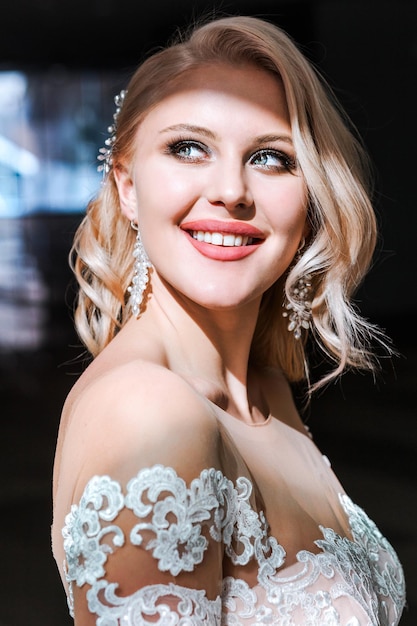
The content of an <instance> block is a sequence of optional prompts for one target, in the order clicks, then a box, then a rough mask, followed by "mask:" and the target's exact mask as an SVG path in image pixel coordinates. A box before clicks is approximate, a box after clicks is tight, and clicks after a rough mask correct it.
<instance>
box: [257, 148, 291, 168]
mask: <svg viewBox="0 0 417 626" xmlns="http://www.w3.org/2000/svg"><path fill="white" fill-rule="evenodd" d="M249 163H250V164H251V165H255V166H256V167H259V168H263V169H266V170H272V171H275V172H280V171H287V172H290V171H292V170H294V169H296V162H295V159H294V158H293V157H291V156H289V155H288V154H285V152H281V151H280V150H275V149H270V148H268V149H266V148H265V149H263V150H259V151H258V152H255V154H253V155H252V156H251V158H250V160H249Z"/></svg>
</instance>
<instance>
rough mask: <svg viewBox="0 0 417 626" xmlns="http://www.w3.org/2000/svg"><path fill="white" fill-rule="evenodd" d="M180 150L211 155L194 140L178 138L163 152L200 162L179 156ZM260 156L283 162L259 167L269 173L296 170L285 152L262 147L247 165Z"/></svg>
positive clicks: (291, 159) (293, 159)
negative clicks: (196, 151)
mask: <svg viewBox="0 0 417 626" xmlns="http://www.w3.org/2000/svg"><path fill="white" fill-rule="evenodd" d="M182 148H197V149H198V150H200V151H201V152H203V153H204V154H205V155H207V156H209V155H210V154H211V150H210V149H209V148H208V147H207V146H206V145H205V144H203V143H201V142H199V141H196V140H195V139H187V138H185V137H184V138H179V139H176V140H175V141H172V142H170V143H168V145H167V146H166V149H165V152H166V154H169V155H172V156H174V157H176V158H177V159H180V160H181V161H186V162H189V163H190V162H191V163H196V162H198V161H200V158H199V157H197V158H196V157H184V156H182V155H181V154H179V151H180V150H181V149H182ZM261 156H273V157H275V158H277V159H281V160H282V161H283V164H282V165H281V166H274V165H263V166H261V167H263V168H265V169H267V170H269V171H275V172H276V171H287V172H292V171H293V170H295V169H296V168H297V162H296V159H295V158H294V157H291V156H290V155H288V154H287V153H285V152H282V150H277V149H276V148H272V147H264V148H262V149H261V150H257V151H256V152H254V153H253V154H251V156H250V158H249V159H248V161H249V163H250V162H251V161H253V160H255V159H256V158H259V157H261Z"/></svg>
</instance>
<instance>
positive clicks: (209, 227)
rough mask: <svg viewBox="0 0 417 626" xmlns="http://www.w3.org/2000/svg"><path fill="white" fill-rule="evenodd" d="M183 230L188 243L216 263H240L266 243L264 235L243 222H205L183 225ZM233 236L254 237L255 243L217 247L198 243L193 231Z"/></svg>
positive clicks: (202, 242)
mask: <svg viewBox="0 0 417 626" xmlns="http://www.w3.org/2000/svg"><path fill="white" fill-rule="evenodd" d="M181 228H182V230H183V231H184V233H185V235H186V236H187V239H188V241H189V242H190V243H191V245H192V246H194V248H195V249H196V250H198V252H200V254H202V255H203V256H205V257H207V258H209V259H214V260H216V261H239V260H240V259H243V258H245V257H247V256H249V255H250V254H252V253H253V252H255V250H256V249H257V248H258V247H259V245H260V244H261V243H262V242H263V241H264V235H263V233H262V232H261V231H260V230H258V229H257V228H255V227H253V226H250V225H248V224H243V223H242V222H219V221H216V220H204V221H198V222H187V223H186V224H181ZM198 230H200V231H203V232H213V233H222V234H226V235H227V234H233V235H242V236H245V235H246V236H248V237H252V239H254V240H255V241H253V242H252V243H251V244H249V245H246V246H216V245H213V244H211V243H205V242H204V241H198V240H197V239H194V237H193V236H192V232H193V231H198Z"/></svg>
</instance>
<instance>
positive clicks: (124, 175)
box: [116, 65, 307, 421]
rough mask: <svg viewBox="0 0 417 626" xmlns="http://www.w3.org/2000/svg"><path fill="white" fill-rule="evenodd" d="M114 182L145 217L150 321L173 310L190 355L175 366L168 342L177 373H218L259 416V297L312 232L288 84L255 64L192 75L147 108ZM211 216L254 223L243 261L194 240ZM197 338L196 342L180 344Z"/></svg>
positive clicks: (231, 394) (238, 403)
mask: <svg viewBox="0 0 417 626" xmlns="http://www.w3.org/2000/svg"><path fill="white" fill-rule="evenodd" d="M184 125H187V126H188V127H190V126H191V127H192V128H191V129H190V128H187V129H184V128H183V126H184ZM116 178H117V184H118V188H119V194H120V199H121V206H122V210H123V212H124V214H125V215H126V217H127V219H129V220H133V221H135V222H137V223H139V227H140V230H141V234H142V240H143V243H144V246H145V249H146V250H147V253H148V255H149V257H150V259H151V261H152V264H153V267H154V272H153V274H152V298H151V301H150V303H149V307H148V310H147V313H146V314H145V315H144V316H143V319H145V318H146V316H148V317H149V316H151V315H152V316H153V315H154V314H156V316H157V317H159V316H161V314H162V318H160V322H158V324H159V323H164V322H162V319H164V321H165V320H166V318H167V317H168V318H170V319H171V324H169V327H170V328H169V332H168V335H169V336H170V337H171V336H172V334H174V335H175V339H176V341H172V337H171V340H170V345H173V346H175V348H174V350H175V353H176V355H177V354H178V353H180V354H181V355H183V356H182V357H181V358H182V360H183V364H180V365H176V364H177V361H178V357H177V356H174V355H172V350H171V349H168V352H169V353H170V355H172V356H171V357H170V358H169V362H170V363H172V364H174V363H175V365H173V369H174V370H175V368H176V367H177V368H178V371H180V372H182V373H183V374H184V372H187V371H188V370H189V369H191V376H193V377H194V378H196V379H203V380H204V379H209V380H210V381H213V380H214V381H216V382H215V385H216V386H217V387H218V388H219V389H221V392H222V394H223V395H225V396H226V398H227V401H226V405H227V410H229V411H231V412H232V413H233V414H235V415H236V416H237V417H239V418H240V419H244V420H247V421H252V420H253V419H259V415H258V414H257V413H256V415H255V416H254V415H253V411H252V406H251V404H252V402H251V400H250V399H249V402H248V392H247V388H246V386H247V380H248V371H247V365H248V355H249V349H250V343H251V339H252V334H253V331H254V328H255V324H256V319H257V315H258V310H259V304H260V301H261V297H262V294H263V293H264V292H265V291H266V289H268V287H270V286H271V285H272V284H273V283H274V282H275V281H276V280H277V279H278V278H279V277H280V276H281V275H282V273H283V272H284V271H285V270H286V268H287V267H288V266H289V265H290V263H291V261H292V259H293V257H294V255H295V253H296V250H297V248H298V246H299V244H300V241H301V239H302V237H303V236H304V235H305V234H306V204H307V203H306V188H305V184H304V181H303V179H302V177H301V175H300V173H299V171H298V170H297V167H296V164H295V153H294V148H293V145H292V142H291V126H290V121H289V115H288V109H287V104H286V100H285V94H284V90H283V87H282V85H281V83H280V82H279V80H277V79H276V78H275V77H273V76H272V75H270V74H268V73H267V72H264V71H260V70H259V69H258V68H256V67H252V66H244V67H241V68H235V67H233V68H231V67H229V66H227V65H211V66H207V67H204V68H200V69H199V70H198V71H194V72H190V73H188V74H187V75H186V76H184V77H183V79H182V81H181V80H180V81H179V82H178V83H177V84H176V88H175V90H174V91H173V93H171V94H170V95H169V96H167V97H166V98H165V99H163V100H162V101H161V102H160V103H159V104H158V105H157V106H156V107H155V108H153V109H152V110H151V111H150V112H149V113H148V114H147V116H146V117H145V119H144V121H143V123H142V124H141V126H140V127H139V129H138V132H137V141H136V152H135V156H134V161H133V163H132V165H131V166H127V167H125V168H124V169H122V170H118V171H117V172H116ZM161 181H163V183H162V184H161ZM207 220H216V224H217V223H218V222H220V223H221V224H224V225H225V228H227V229H228V232H229V230H232V231H233V228H235V229H237V230H239V229H243V230H244V227H245V225H249V226H251V227H254V228H256V229H258V231H259V233H260V243H259V242H258V243H257V245H254V246H252V247H253V248H254V251H253V253H251V254H249V255H248V256H245V257H244V258H241V259H238V260H230V261H227V260H217V259H216V258H212V256H206V254H203V253H201V250H198V249H196V248H195V246H194V245H192V243H190V235H189V230H188V228H189V225H190V224H195V223H196V222H197V223H200V224H201V223H202V224H203V227H204V224H205V223H207ZM215 230H220V227H218V226H216V227H215ZM212 248H213V249H214V252H213V254H214V255H215V254H217V252H218V250H219V248H218V247H216V246H212ZM243 277H244V279H243ZM162 312H163V313H162ZM167 312H168V313H167ZM191 321H192V322H193V323H191V324H190V322H191ZM133 324H135V322H133ZM128 326H129V325H128ZM174 329H177V332H175V330H174ZM165 330H168V329H165ZM165 330H164V332H165ZM158 334H159V333H158ZM194 335H196V336H195V338H194V342H195V346H196V348H197V349H196V350H194V349H193V348H192V346H191V345H190V343H191V342H190V341H187V342H184V341H182V340H181V337H185V336H186V337H194ZM203 355H204V356H203ZM201 370H202V371H201Z"/></svg>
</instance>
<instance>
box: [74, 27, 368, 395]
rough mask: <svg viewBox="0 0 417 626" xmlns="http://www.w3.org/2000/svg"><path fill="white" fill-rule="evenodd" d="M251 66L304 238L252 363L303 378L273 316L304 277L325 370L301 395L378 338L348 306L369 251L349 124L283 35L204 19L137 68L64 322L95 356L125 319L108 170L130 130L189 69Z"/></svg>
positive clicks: (277, 290) (362, 163)
mask: <svg viewBox="0 0 417 626" xmlns="http://www.w3.org/2000/svg"><path fill="white" fill-rule="evenodd" d="M218 62H221V63H227V64H229V65H231V66H238V65H242V64H245V63H250V64H252V65H256V66H257V67H259V68H260V69H261V70H264V71H265V70H266V71H268V72H270V73H272V74H273V75H275V76H276V77H277V79H278V80H281V81H282V83H283V85H284V88H285V93H286V98H287V104H288V109H289V114H290V120H291V126H292V135H293V142H294V147H295V153H296V155H297V160H298V163H299V167H300V170H301V172H302V176H303V177H304V179H305V182H306V186H307V189H308V198H309V205H308V220H309V226H310V234H309V236H308V240H307V242H306V245H305V247H304V248H303V250H302V252H301V254H300V255H299V256H297V258H296V259H295V260H294V263H293V265H292V266H291V267H290V268H289V269H288V270H287V272H286V274H285V275H284V276H282V277H281V278H280V279H279V280H278V281H277V283H275V284H274V285H273V286H272V287H271V288H270V289H269V290H268V291H267V292H266V293H265V294H264V296H263V300H262V304H261V309H260V314H259V318H258V322H257V327H256V331H255V335H254V338H253V342H252V355H251V358H252V359H253V360H254V361H255V362H256V363H257V364H259V365H262V366H263V365H266V366H278V367H280V368H281V369H282V370H283V372H284V373H285V374H286V376H287V378H288V379H289V380H290V381H299V380H303V379H307V380H308V379H309V368H308V361H307V358H306V354H305V353H306V338H305V337H304V338H302V339H300V340H296V339H295V338H294V335H293V333H292V332H288V330H287V328H286V326H287V324H288V321H287V320H285V318H283V316H282V302H283V299H284V295H286V297H287V298H288V300H289V301H290V302H291V301H292V295H291V293H292V290H291V287H292V286H294V285H295V283H296V282H297V281H298V280H299V279H300V277H302V276H305V274H310V275H311V276H312V287H313V298H312V324H311V327H312V332H313V338H314V339H315V340H316V342H317V343H318V344H319V345H320V347H321V348H322V350H324V352H325V353H326V355H327V356H328V357H330V360H331V361H332V362H333V363H334V367H333V369H332V371H330V372H329V373H327V374H326V375H325V376H324V377H323V378H322V379H321V380H320V381H318V382H316V383H315V384H314V385H313V386H312V387H311V388H313V387H314V388H317V387H319V386H320V385H323V384H325V383H326V382H327V381H329V380H330V379H332V378H334V377H336V376H338V375H339V374H340V373H341V372H342V371H343V370H344V369H345V368H346V367H357V368H365V369H372V368H373V367H374V359H373V356H372V351H371V350H370V341H371V339H372V338H373V337H375V336H378V330H377V329H376V328H375V327H374V326H373V325H371V324H369V323H368V322H367V321H366V320H365V319H363V318H362V317H361V316H360V315H359V314H358V312H357V311H356V309H355V307H354V306H353V305H352V303H351V298H352V295H353V293H354V292H355V290H356V289H357V288H358V286H359V284H360V283H361V281H362V278H363V277H364V275H365V273H366V272H367V270H368V268H369V266H370V263H371V260H372V256H373V252H374V248H375V242H376V233H377V229H376V219H375V214H374V211H373V208H372V204H371V200H370V195H371V185H370V176H369V171H370V168H369V163H368V159H367V156H366V153H365V151H364V149H363V147H362V145H361V143H360V140H359V139H358V138H357V137H356V133H355V132H354V130H353V129H352V126H351V124H350V122H349V120H348V119H347V118H346V116H345V115H344V113H343V111H342V110H341V108H340V106H339V104H338V102H337V100H336V98H335V97H334V95H333V93H332V91H331V89H330V88H329V87H328V85H327V84H326V82H325V80H324V79H323V77H322V76H321V75H320V74H319V73H318V71H317V70H316V68H315V67H314V66H313V65H312V64H311V63H310V62H309V61H308V60H307V59H306V57H305V56H304V55H303V54H302V53H301V52H300V50H299V49H298V47H297V45H296V44H295V43H294V42H293V41H292V39H291V38H290V37H289V36H288V34H286V33H285V32H284V31H283V30H281V29H280V28H278V27H277V26H275V25H273V24H272V23H269V22H268V21H265V20H261V19H258V18H254V17H245V16H238V17H222V18H218V19H212V20H210V21H207V22H205V23H202V24H199V25H197V26H195V27H194V28H192V29H191V30H190V32H187V33H185V34H183V35H181V34H180V35H179V36H177V38H176V40H175V41H174V42H172V43H170V44H169V45H168V46H167V47H166V48H164V49H161V50H159V51H158V52H156V53H154V54H153V55H152V56H150V57H149V58H147V59H146V60H145V61H144V62H143V63H142V64H141V65H140V66H139V68H138V69H137V70H136V72H135V74H134V75H133V77H132V78H131V80H130V82H129V84H128V86H127V95H126V97H125V100H124V103H123V106H122V109H121V111H120V114H119V116H118V119H117V137H116V141H115V143H114V145H113V149H112V167H111V168H110V171H109V173H108V175H107V177H106V180H105V182H104V184H103V186H102V188H101V190H100V191H99V193H98V195H97V197H96V198H95V199H94V200H92V201H91V202H90V203H89V205H88V207H87V213H86V216H85V218H84V219H83V221H82V223H81V225H80V226H79V228H78V230H77V233H76V235H75V239H74V244H73V247H72V249H71V253H70V263H71V267H72V269H73V271H74V273H75V276H76V278H77V280H78V282H79V287H80V289H79V293H78V296H77V299H76V309H75V324H76V328H77V331H78V333H79V336H80V338H81V340H82V341H83V343H84V344H85V345H86V347H87V349H88V350H89V352H90V353H91V354H92V355H93V356H96V355H97V354H98V353H99V352H100V351H101V350H102V349H103V348H104V347H105V346H106V345H107V344H108V343H109V342H110V341H111V340H112V338H113V337H114V336H115V334H116V333H117V332H118V331H119V330H120V328H122V327H123V325H124V324H125V322H126V321H127V319H128V318H129V317H130V315H131V311H130V308H129V306H128V299H127V293H128V292H127V289H128V286H129V284H130V282H131V279H132V275H133V256H132V250H133V245H134V242H135V234H134V232H133V231H132V230H131V228H130V224H129V223H128V221H127V220H126V218H125V217H124V216H123V215H122V212H121V209H120V203H119V197H118V192H117V188H116V183H115V178H114V170H115V169H117V168H119V167H122V166H124V165H126V164H127V165H128V164H129V163H130V162H131V160H132V158H133V153H134V148H135V136H136V132H137V128H138V125H139V124H140V123H141V121H142V120H143V118H144V117H145V116H146V114H147V112H148V111H149V110H150V109H151V108H152V107H153V106H155V105H156V104H157V103H158V102H160V101H161V99H163V98H164V96H166V95H167V94H168V93H169V91H170V90H172V89H174V88H175V81H176V80H177V79H178V78H179V77H180V76H181V75H183V74H184V72H186V71H188V70H193V69H196V68H198V67H201V66H202V65H205V64H211V63H218Z"/></svg>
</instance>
